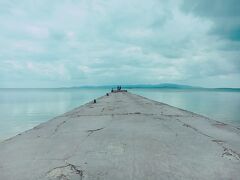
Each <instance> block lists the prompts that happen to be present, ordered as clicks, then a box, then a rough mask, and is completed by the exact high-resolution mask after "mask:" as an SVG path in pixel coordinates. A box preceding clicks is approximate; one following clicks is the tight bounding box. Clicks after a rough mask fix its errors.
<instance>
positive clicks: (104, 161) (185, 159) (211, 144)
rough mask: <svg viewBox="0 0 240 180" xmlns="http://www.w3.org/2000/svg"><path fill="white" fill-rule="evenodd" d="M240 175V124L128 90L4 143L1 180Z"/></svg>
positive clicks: (145, 179) (0, 151)
mask: <svg viewBox="0 0 240 180" xmlns="http://www.w3.org/2000/svg"><path fill="white" fill-rule="evenodd" d="M213 108H214V107H213ZM239 177H240V130H239V129H238V128H237V127H233V126H230V125H227V124H224V123H221V122H218V121H214V120H211V119H208V118H206V117H203V116H200V115H197V114H193V113H191V112H187V111H183V110H180V109H177V108H175V107H171V106H168V105H166V104H162V103H159V102H155V101H152V100H149V99H146V98H143V97H140V96H137V95H133V94H130V93H125V92H120V93H111V94H110V95H109V96H104V97H101V98H99V99H97V103H95V104H93V103H88V104H86V105H84V106H81V107H79V108H76V109H74V110H73V111H71V112H68V113H65V114H63V115H61V116H59V117H56V118H54V119H52V120H50V121H48V122H46V123H43V124H41V125H39V126H37V127H35V128H33V129H31V130H29V131H27V132H24V133H22V134H20V135H18V136H16V137H13V138H11V139H8V140H6V141H4V142H3V143H1V144H0V179H1V180H35V179H50V180H54V179H62V180H63V179H64V180H67V179H78V180H79V179H80V180H81V179H82V180H87V179H88V180H89V179H92V180H95V179H96V180H97V179H104V180H120V179H121V180H127V179H135V180H156V179H183V180H186V179H201V180H204V179H206V180H211V179H216V180H221V179H222V180H226V179H239Z"/></svg>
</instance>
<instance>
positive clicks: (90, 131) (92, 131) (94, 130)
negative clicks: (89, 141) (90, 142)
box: [87, 127, 105, 136]
mask: <svg viewBox="0 0 240 180" xmlns="http://www.w3.org/2000/svg"><path fill="white" fill-rule="evenodd" d="M104 128H105V127H102V128H98V129H90V130H87V132H88V136H90V135H91V134H92V133H94V132H96V131H100V130H102V129H104Z"/></svg>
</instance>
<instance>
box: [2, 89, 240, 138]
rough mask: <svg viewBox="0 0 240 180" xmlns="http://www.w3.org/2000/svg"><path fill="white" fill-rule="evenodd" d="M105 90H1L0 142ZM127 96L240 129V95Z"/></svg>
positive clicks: (167, 92)
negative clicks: (174, 108) (157, 103)
mask: <svg viewBox="0 0 240 180" xmlns="http://www.w3.org/2000/svg"><path fill="white" fill-rule="evenodd" d="M107 91H108V89H103V88H99V89H0V140H2V139H5V138H8V137H11V136H13V135H16V134H18V133H20V132H22V131H24V130H27V129H30V128H32V127H34V126H36V125H38V124H39V123H41V122H45V121H47V120H49V119H51V118H53V117H55V116H57V115H60V114H62V113H64V112H66V111H69V110H71V109H73V108H75V107H77V106H80V105H82V104H85V103H86V102H88V101H90V100H93V99H94V98H97V97H99V96H102V95H104V94H106V92H107ZM129 91H130V92H133V93H136V94H139V95H142V96H145V97H148V98H150V99H154V100H157V101H161V102H164V103H167V104H170V105H173V106H177V107H180V108H183V109H186V110H190V111H193V112H196V113H199V114H202V115H205V116H208V117H211V118H213V119H216V120H220V121H222V122H227V123H231V124H236V125H238V126H239V125H240V112H239V111H240V92H230V91H193V90H192V91H191V90H159V89H130V90H129Z"/></svg>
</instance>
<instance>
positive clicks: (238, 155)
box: [177, 119, 240, 160]
mask: <svg viewBox="0 0 240 180" xmlns="http://www.w3.org/2000/svg"><path fill="white" fill-rule="evenodd" d="M177 121H179V122H181V123H183V126H185V127H188V128H191V129H193V130H194V131H196V132H197V133H199V134H202V135H203V136H206V137H208V138H211V139H213V140H212V142H215V143H217V144H218V145H219V146H221V147H222V148H223V151H224V152H223V153H222V157H224V156H232V157H234V158H235V159H236V160H240V153H237V152H236V151H234V150H232V149H231V148H228V147H226V146H225V145H224V144H226V143H225V142H224V141H222V140H218V139H216V138H214V137H212V136H210V135H208V134H205V133H203V132H201V131H199V130H198V129H197V128H195V127H192V126H191V125H189V124H186V123H184V122H182V121H181V120H179V119H177Z"/></svg>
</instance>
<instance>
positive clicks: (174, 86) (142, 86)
mask: <svg viewBox="0 0 240 180" xmlns="http://www.w3.org/2000/svg"><path fill="white" fill-rule="evenodd" d="M117 86H118V85H99V86H94V85H88V86H76V87H68V88H108V89H111V88H115V87H117ZM121 86H122V87H123V88H125V89H176V90H177V89H178V90H181V89H182V90H218V91H240V88H228V87H227V88H225V87H224V88H206V87H199V86H189V85H183V84H173V83H162V84H126V85H121Z"/></svg>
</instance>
